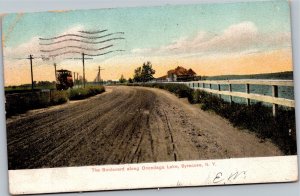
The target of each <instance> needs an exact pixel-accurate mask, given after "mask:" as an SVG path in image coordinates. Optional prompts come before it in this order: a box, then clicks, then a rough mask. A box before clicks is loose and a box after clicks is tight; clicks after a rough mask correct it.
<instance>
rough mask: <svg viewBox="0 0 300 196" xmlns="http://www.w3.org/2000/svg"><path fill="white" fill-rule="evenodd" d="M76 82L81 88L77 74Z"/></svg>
mask: <svg viewBox="0 0 300 196" xmlns="http://www.w3.org/2000/svg"><path fill="white" fill-rule="evenodd" d="M76 81H77V85H78V86H79V80H78V73H77V80H76Z"/></svg>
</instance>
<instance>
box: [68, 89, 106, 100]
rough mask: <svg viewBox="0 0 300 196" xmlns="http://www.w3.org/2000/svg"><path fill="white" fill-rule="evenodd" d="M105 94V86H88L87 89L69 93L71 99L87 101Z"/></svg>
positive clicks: (74, 90) (72, 90) (73, 90)
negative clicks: (86, 99)
mask: <svg viewBox="0 0 300 196" xmlns="http://www.w3.org/2000/svg"><path fill="white" fill-rule="evenodd" d="M103 92H105V88H104V87H103V86H88V87H86V88H77V89H71V90H70V93H69V99H70V100H80V99H85V98H88V97H91V96H94V95H97V94H100V93H103Z"/></svg>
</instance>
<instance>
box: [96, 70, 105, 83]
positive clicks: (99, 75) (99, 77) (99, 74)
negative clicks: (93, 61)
mask: <svg viewBox="0 0 300 196" xmlns="http://www.w3.org/2000/svg"><path fill="white" fill-rule="evenodd" d="M101 70H104V69H101V66H98V78H97V79H98V82H99V84H100V83H101Z"/></svg>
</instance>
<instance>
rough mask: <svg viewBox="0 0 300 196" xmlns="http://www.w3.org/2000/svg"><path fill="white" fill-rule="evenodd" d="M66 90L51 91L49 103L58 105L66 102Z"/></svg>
mask: <svg viewBox="0 0 300 196" xmlns="http://www.w3.org/2000/svg"><path fill="white" fill-rule="evenodd" d="M68 97H69V95H68V92H67V91H57V90H55V91H51V94H50V104H51V105H59V104H63V103H66V102H67V101H68Z"/></svg>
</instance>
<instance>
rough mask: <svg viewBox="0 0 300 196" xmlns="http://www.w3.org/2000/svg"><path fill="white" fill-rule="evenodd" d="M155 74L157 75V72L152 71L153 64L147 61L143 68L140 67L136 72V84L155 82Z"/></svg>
mask: <svg viewBox="0 0 300 196" xmlns="http://www.w3.org/2000/svg"><path fill="white" fill-rule="evenodd" d="M153 74H155V70H154V69H152V64H151V62H149V61H147V63H143V66H142V67H138V68H136V69H135V70H134V78H133V80H134V81H135V82H148V81H151V80H153V78H154V77H153Z"/></svg>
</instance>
